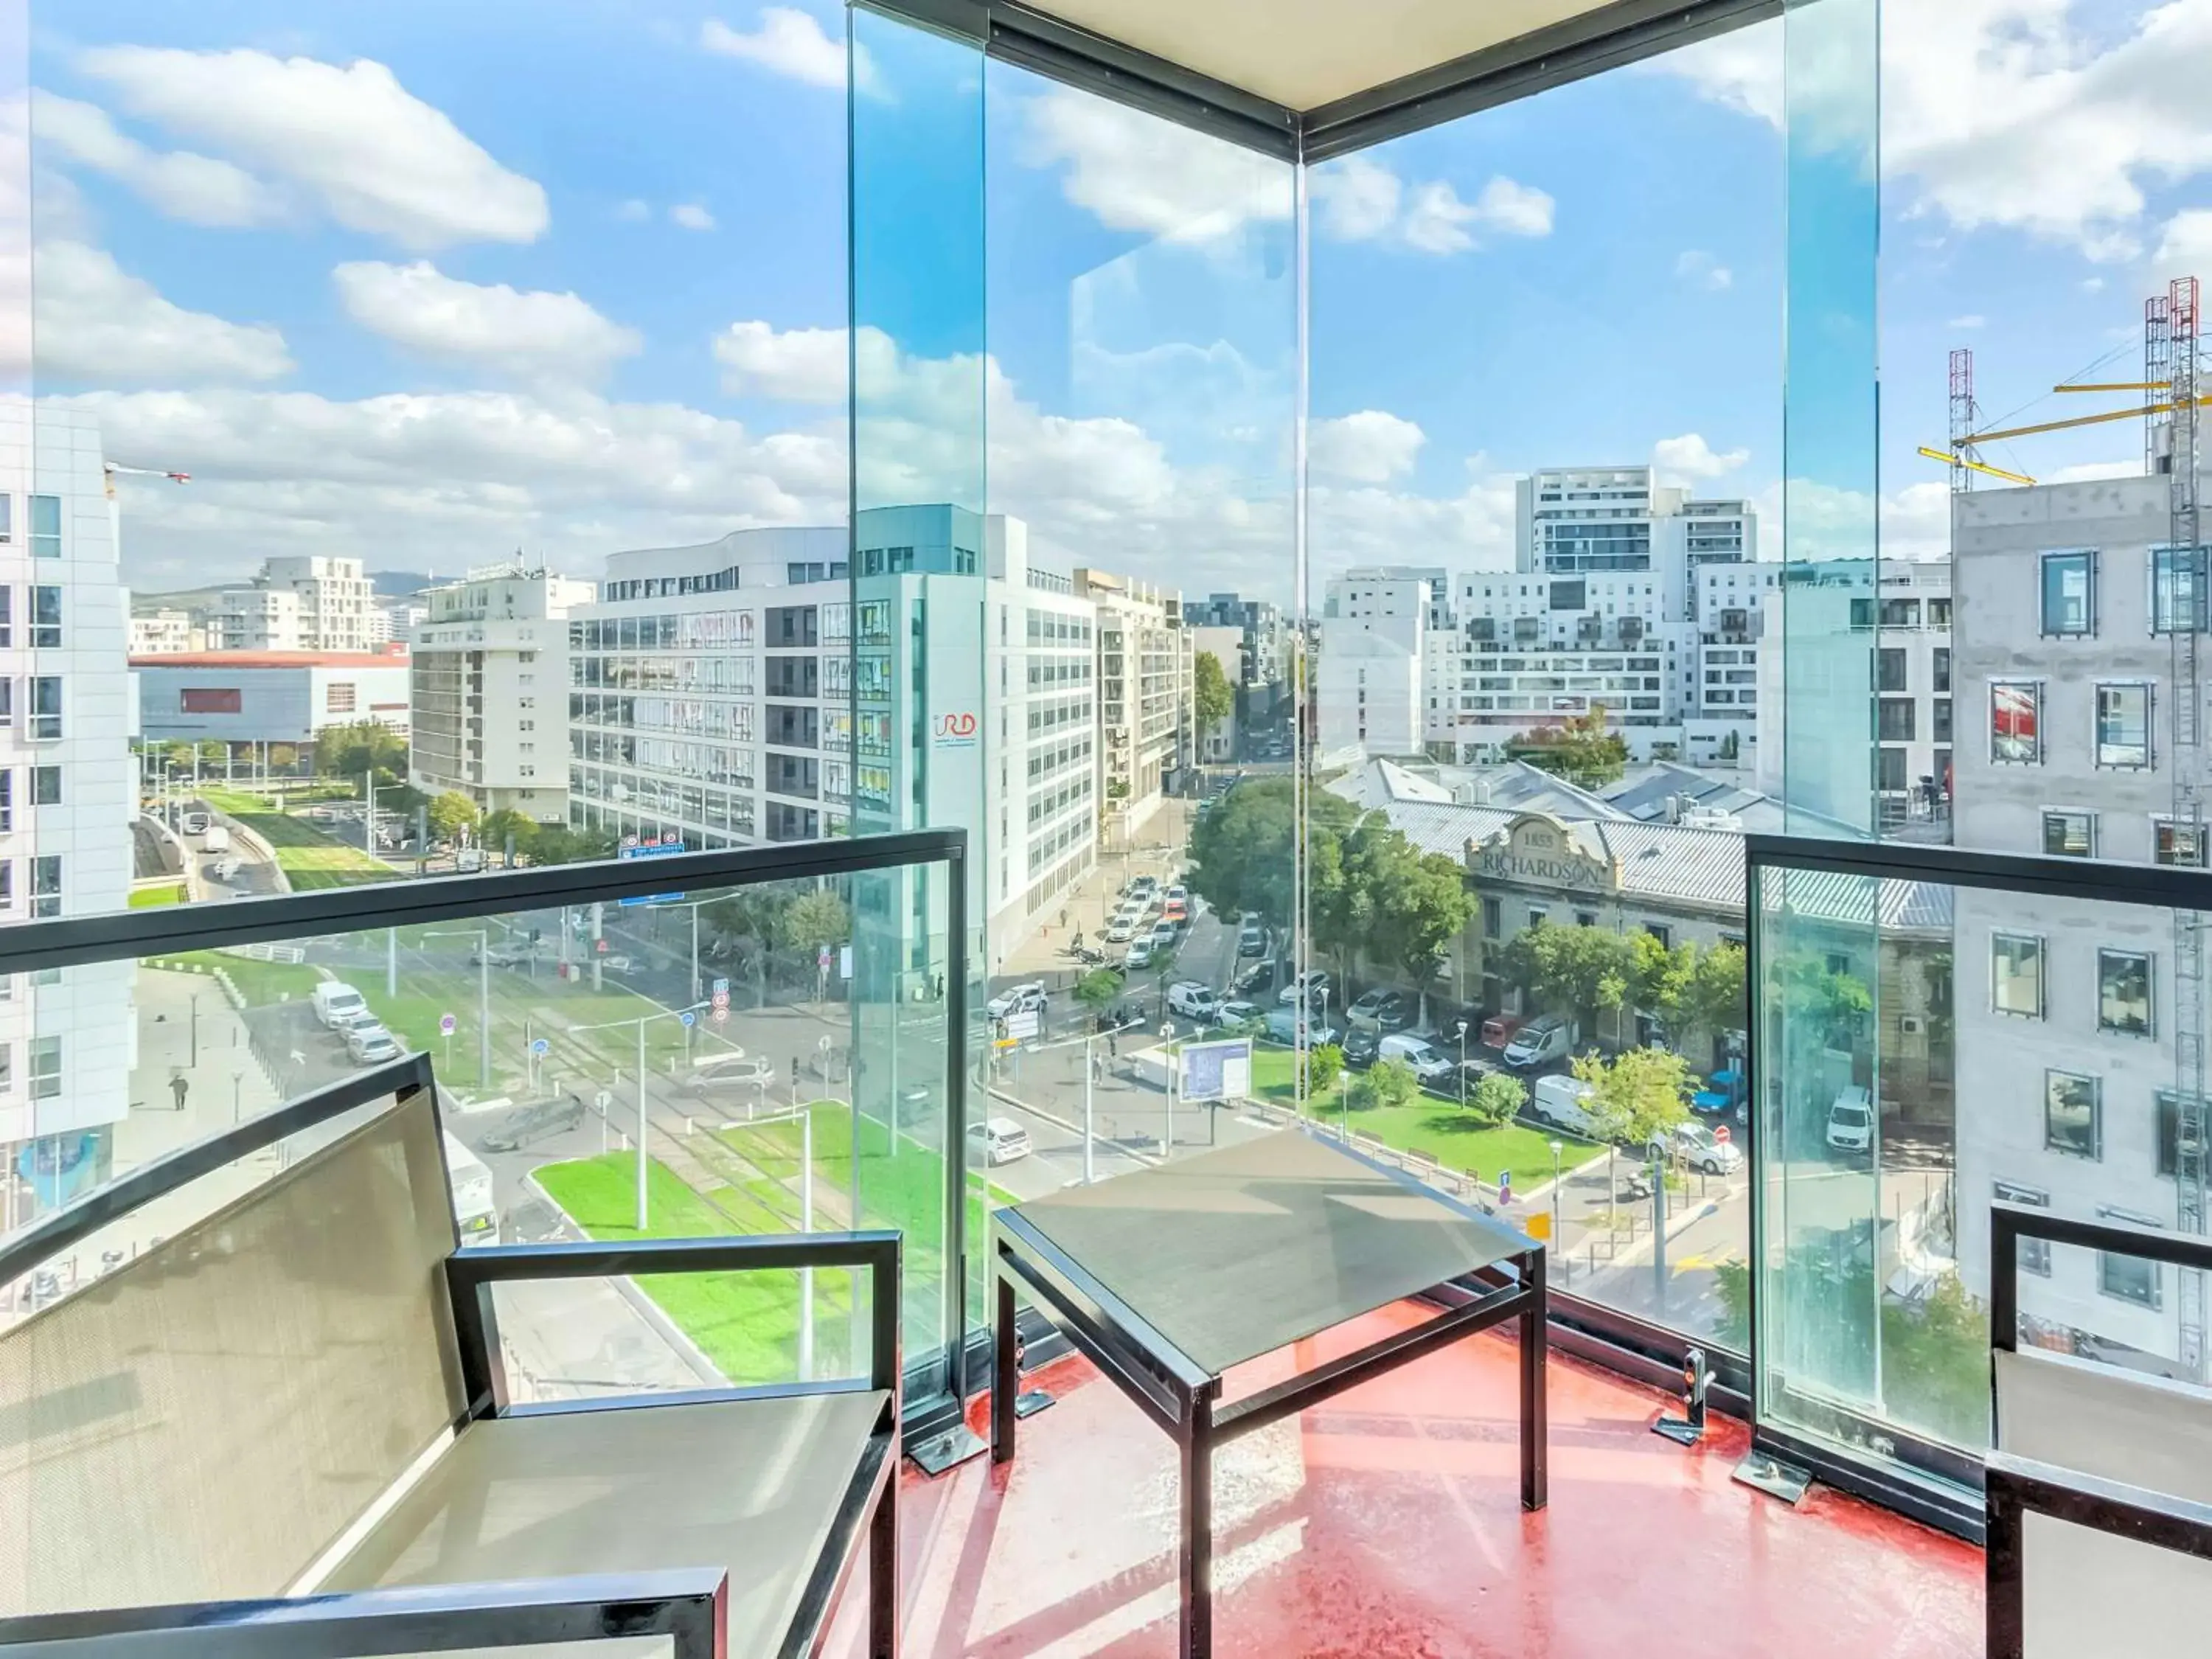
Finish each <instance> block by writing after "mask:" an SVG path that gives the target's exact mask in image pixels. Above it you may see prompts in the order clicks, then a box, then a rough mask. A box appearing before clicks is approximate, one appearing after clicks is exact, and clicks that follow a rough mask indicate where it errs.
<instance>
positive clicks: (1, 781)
mask: <svg viewBox="0 0 2212 1659" xmlns="http://www.w3.org/2000/svg"><path fill="white" fill-rule="evenodd" d="M14 828H15V769H14V768H13V767H9V768H5V769H0V830H5V829H14Z"/></svg>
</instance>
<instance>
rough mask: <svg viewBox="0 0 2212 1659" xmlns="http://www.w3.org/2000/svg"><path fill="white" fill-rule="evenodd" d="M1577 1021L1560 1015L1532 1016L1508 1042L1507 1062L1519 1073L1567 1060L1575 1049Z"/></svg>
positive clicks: (1506, 1050) (1506, 1046) (1506, 1047)
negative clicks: (1536, 1017)
mask: <svg viewBox="0 0 2212 1659" xmlns="http://www.w3.org/2000/svg"><path fill="white" fill-rule="evenodd" d="M1574 1047H1575V1023H1574V1021H1572V1020H1571V1019H1568V1018H1565V1017H1563V1016H1561V1015H1559V1014H1546V1015H1544V1016H1543V1017H1542V1018H1540V1019H1532V1020H1530V1021H1529V1022H1528V1024H1526V1025H1523V1026H1522V1028H1521V1029H1520V1030H1517V1031H1516V1032H1515V1033H1514V1034H1513V1041H1512V1042H1509V1043H1507V1044H1506V1045H1505V1056H1504V1058H1505V1063H1506V1064H1507V1065H1508V1066H1511V1067H1512V1068H1513V1069H1514V1070H1515V1071H1516V1072H1525V1071H1528V1070H1529V1069H1530V1068H1531V1067H1532V1066H1543V1065H1547V1064H1548V1063H1549V1062H1551V1061H1553V1060H1565V1058H1566V1057H1567V1056H1568V1055H1569V1054H1571V1053H1573V1052H1574Z"/></svg>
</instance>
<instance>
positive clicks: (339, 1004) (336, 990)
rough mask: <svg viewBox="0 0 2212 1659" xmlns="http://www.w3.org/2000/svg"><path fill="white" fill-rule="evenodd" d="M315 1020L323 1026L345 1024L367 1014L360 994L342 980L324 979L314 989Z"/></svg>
mask: <svg viewBox="0 0 2212 1659" xmlns="http://www.w3.org/2000/svg"><path fill="white" fill-rule="evenodd" d="M313 1003H314V1009H315V1018H317V1019H319V1020H320V1021H322V1023H323V1024H325V1025H329V1026H337V1025H342V1024H347V1023H349V1022H350V1021H352V1020H354V1019H356V1018H360V1017H361V1016H362V1015H363V1014H366V1013H367V1012H368V1003H366V1002H364V1001H362V995H361V993H360V992H358V991H356V990H355V989H354V988H353V987H352V986H350V985H349V984H347V983H346V982H345V981H343V980H342V979H326V980H324V981H322V982H321V983H320V984H319V985H317V986H316V987H315V992H314V996H313Z"/></svg>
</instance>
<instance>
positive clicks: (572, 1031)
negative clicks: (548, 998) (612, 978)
mask: <svg viewBox="0 0 2212 1659" xmlns="http://www.w3.org/2000/svg"><path fill="white" fill-rule="evenodd" d="M686 1014H689V1015H690V1016H691V1017H692V1018H694V1019H696V1018H698V1016H699V1010H698V1008H697V1007H696V1006H693V1007H690V1008H664V1009H662V1010H661V1011H660V1012H659V1013H657V1014H640V1015H639V1016H638V1017H637V1018H635V1019H611V1020H608V1021H607V1022H605V1024H600V1025H571V1026H569V1027H568V1035H569V1036H581V1035H582V1034H583V1033H584V1032H586V1031H612V1030H620V1029H621V1028H622V1027H623V1026H625V1025H635V1026H636V1027H637V1231H638V1235H639V1237H644V1234H645V1228H646V1202H645V1127H646V1117H645V1113H646V1104H645V1073H646V1065H645V1028H646V1027H647V1026H648V1025H650V1024H653V1021H654V1020H656V1019H681V1018H684V1015H686Z"/></svg>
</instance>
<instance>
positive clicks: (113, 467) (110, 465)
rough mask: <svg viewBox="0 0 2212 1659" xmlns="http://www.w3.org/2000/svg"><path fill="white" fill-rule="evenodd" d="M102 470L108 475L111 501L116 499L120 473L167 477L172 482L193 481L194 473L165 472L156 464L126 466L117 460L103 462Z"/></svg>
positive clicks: (131, 475) (146, 476)
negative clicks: (116, 487) (116, 485)
mask: <svg viewBox="0 0 2212 1659" xmlns="http://www.w3.org/2000/svg"><path fill="white" fill-rule="evenodd" d="M100 471H102V472H104V473H106V475H107V499H108V500H109V501H113V500H114V499H115V478H116V475H117V474H118V473H121V474H122V475H123V476H125V477H132V478H167V480H168V481H169V482H170V483H180V484H185V483H191V481H192V475H191V473H189V472H165V471H162V470H161V468H159V467H154V466H125V465H121V464H120V463H119V462H116V461H103V462H101V463H100Z"/></svg>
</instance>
